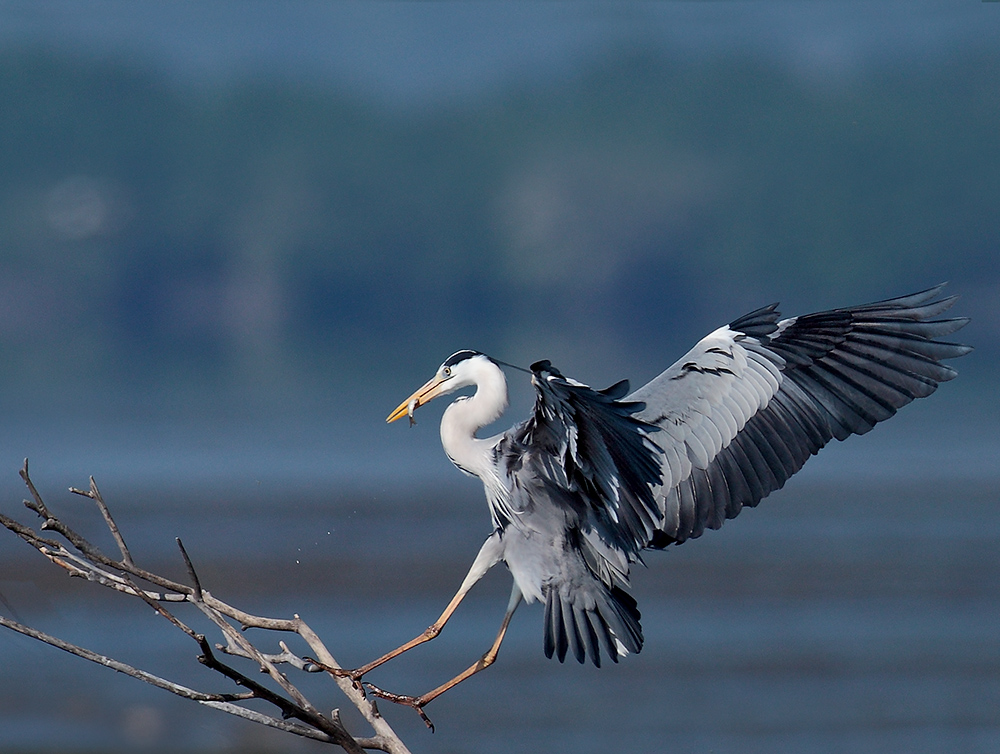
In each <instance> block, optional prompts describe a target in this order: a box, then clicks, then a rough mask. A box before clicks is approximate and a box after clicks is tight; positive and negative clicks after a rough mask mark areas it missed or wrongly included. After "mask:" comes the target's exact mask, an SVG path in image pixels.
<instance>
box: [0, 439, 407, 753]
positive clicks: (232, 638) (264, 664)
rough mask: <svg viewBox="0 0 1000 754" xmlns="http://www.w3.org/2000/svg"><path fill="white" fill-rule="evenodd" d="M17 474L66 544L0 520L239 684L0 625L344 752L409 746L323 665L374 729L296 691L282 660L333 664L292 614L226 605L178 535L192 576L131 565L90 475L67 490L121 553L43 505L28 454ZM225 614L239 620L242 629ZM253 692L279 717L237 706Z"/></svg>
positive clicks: (307, 668) (353, 686)
mask: <svg viewBox="0 0 1000 754" xmlns="http://www.w3.org/2000/svg"><path fill="white" fill-rule="evenodd" d="M20 474H21V478H22V479H23V480H24V483H25V485H26V486H27V488H28V491H29V494H30V497H31V499H30V500H26V501H25V506H26V507H27V508H28V509H29V510H32V511H34V512H35V513H36V514H37V515H38V516H39V517H40V518H41V519H42V529H43V530H46V531H52V532H55V533H56V534H57V535H59V536H60V537H62V539H64V540H65V541H66V542H67V543H68V544H69V546H70V547H71V548H72V549H69V548H67V546H66V545H64V544H63V543H62V542H60V541H58V540H56V539H50V538H47V537H43V536H40V535H39V534H37V533H36V532H34V531H33V530H32V529H31V528H29V527H27V526H24V525H23V524H21V523H19V522H17V521H15V520H14V519H11V518H8V517H7V516H4V515H3V514H0V524H3V526H4V527H6V528H7V529H8V530H10V531H11V532H13V533H14V534H15V535H17V536H18V537H19V538H20V539H22V540H24V541H25V542H26V543H27V544H29V545H31V546H32V547H34V548H35V549H36V550H38V551H39V552H40V553H41V554H42V555H43V556H45V557H46V558H47V559H48V560H49V561H51V562H52V563H54V564H55V565H58V566H59V567H60V568H62V569H64V570H65V571H66V572H67V573H68V574H69V575H70V576H75V577H79V578H83V579H86V580H87V581H91V582H93V583H95V584H98V585H100V586H104V587H107V588H109V589H112V590H114V591H117V592H119V593H121V594H125V595H130V596H132V597H136V598H138V599H140V600H142V601H143V602H144V603H146V604H147V605H148V606H149V607H150V608H152V609H153V610H154V611H155V612H156V613H157V614H158V615H159V616H160V617H162V618H164V619H165V620H167V621H169V622H170V623H171V624H172V625H173V626H175V627H176V628H178V629H179V630H181V631H183V632H184V633H185V634H186V635H188V636H190V637H191V638H192V639H193V640H194V641H195V642H196V643H197V644H198V647H199V651H200V654H199V656H198V661H199V662H201V663H202V664H203V665H205V666H206V667H208V668H209V669H211V670H213V671H215V672H217V673H219V674H220V675H222V676H224V677H225V678H227V679H229V680H230V681H232V682H234V683H236V684H237V685H239V686H242V687H243V688H244V689H246V691H245V692H241V693H236V694H218V693H208V692H203V691H198V690H195V689H191V688H188V687H186V686H183V685H181V684H177V683H174V682H173V681H170V680H168V679H165V678H161V677H159V676H156V675H153V674H151V673H148V672H146V671H143V670H140V669H138V668H135V667H133V666H131V665H128V664H127V663H123V662H120V661H118V660H115V659H113V658H110V657H107V656H105V655H101V654H98V653H96V652H93V651H91V650H89V649H85V648H83V647H78V646H76V645H74V644H71V643H69V642H66V641H63V640H62V639H58V638H56V637H53V636H49V635H48V634H45V633H43V632H41V631H38V630H37V629H34V628H30V627H28V626H25V625H23V624H21V623H19V622H17V621H14V620H10V619H8V618H5V617H3V616H0V626H4V627H6V628H10V629H12V630H14V631H18V632H19V633H22V634H24V635H26V636H30V637H32V638H34V639H37V640H39V641H42V642H45V643H46V644H50V645H52V646H54V647H58V648H59V649H62V650H64V651H66V652H70V653H71V654H74V655H77V656H79V657H83V658H84V659H87V660H90V661H91V662H95V663H98V664H100V665H103V666H105V667H109V668H112V669H113V670H116V671H118V672H121V673H124V674H126V675H129V676H131V677H133V678H137V679H139V680H141V681H143V682H145V683H149V684H151V685H153V686H156V687H157V688H162V689H164V690H166V691H169V692H171V693H173V694H176V695H178V696H182V697H184V698H188V699H192V700H193V701H196V702H198V703H199V704H202V705H205V706H208V707H212V708H214V709H218V710H220V711H222V712H226V713H227V714H231V715H235V716H238V717H241V718H243V719H246V720H250V721H253V722H257V723H260V724H262V725H267V726H269V727H272V728H276V729H278V730H283V731H286V732H288V733H292V734H295V735H299V736H304V737H306V738H311V739H314V740H317V741H323V742H326V743H332V744H336V745H339V746H340V747H341V748H343V749H344V750H345V751H347V752H350V754H362V752H364V750H365V749H376V750H380V751H385V752H387V753H388V754H409V751H408V749H407V748H406V746H405V744H403V742H402V741H401V740H400V739H399V737H398V736H397V735H396V734H395V732H394V731H393V730H392V728H391V727H390V726H389V724H388V723H387V722H386V720H385V719H384V718H383V717H382V716H381V715H380V714H379V712H378V708H377V707H376V706H375V701H374V699H369V698H367V697H366V696H365V693H364V691H363V690H362V688H361V686H360V684H358V683H356V682H355V681H352V680H351V679H350V678H347V677H343V676H341V675H338V674H335V673H332V672H331V673H330V676H331V677H332V678H333V680H334V681H335V682H336V683H337V685H338V687H339V688H340V689H341V691H343V693H344V694H345V695H346V696H347V697H348V699H349V700H350V701H351V703H352V704H354V706H355V707H357V708H358V710H359V711H360V712H361V713H362V715H363V716H364V718H365V719H366V720H367V721H368V723H369V724H370V725H371V726H372V729H373V731H374V735H373V736H370V737H359V738H356V737H354V736H353V735H351V734H350V733H349V732H348V731H347V729H346V728H345V727H344V725H343V723H342V722H341V720H340V714H339V712H338V711H337V710H334V711H333V712H332V713H330V714H329V715H324V714H322V713H320V712H319V711H318V710H317V708H316V707H315V706H314V705H313V704H312V703H311V702H309V700H308V699H307V698H306V697H305V695H304V694H302V692H301V691H299V689H298V688H296V686H295V685H294V684H293V683H292V682H291V681H290V680H289V679H288V677H287V676H286V675H285V674H284V673H282V672H281V671H280V670H279V669H278V666H279V665H286V666H288V667H290V668H294V669H296V670H299V671H303V672H319V671H321V670H327V671H331V670H336V669H339V668H340V665H339V664H338V663H337V661H336V660H335V659H334V658H333V656H332V654H331V653H330V651H329V650H328V649H327V647H326V646H325V645H324V644H323V642H322V640H321V639H320V638H319V636H317V635H316V633H315V632H314V631H313V630H312V629H311V628H309V626H308V625H307V624H306V623H305V622H304V621H303V620H302V619H301V618H300V617H299V616H298V615H295V616H294V617H293V618H292V619H290V620H289V619H280V618H267V617H263V616H257V615H252V614H250V613H247V612H245V611H243V610H240V609H239V608H236V607H233V606H232V605H229V604H227V603H225V602H223V601H222V600H219V599H217V598H215V597H213V596H212V594H211V593H209V591H208V590H207V589H205V588H204V587H203V585H202V582H201V580H200V578H199V577H198V574H197V571H196V570H195V567H194V565H193V563H192V560H191V558H190V556H189V555H188V553H187V550H186V549H185V548H184V545H183V544H182V543H181V541H180V540H179V539H178V540H177V545H178V548H179V549H180V552H181V557H182V558H183V560H184V564H185V567H186V569H187V573H188V577H189V579H190V581H191V584H190V585H188V584H182V583H179V582H176V581H173V580H171V579H168V578H165V577H163V576H160V575H158V574H156V573H152V572H150V571H147V570H145V569H143V568H140V567H139V566H137V565H136V563H135V561H134V560H133V558H132V555H131V553H130V551H129V549H128V546H127V545H126V543H125V538H124V536H123V535H122V533H121V531H120V530H119V528H118V526H117V524H116V523H115V520H114V517H113V516H112V515H111V512H110V510H109V508H108V506H107V504H106V503H105V501H104V499H103V497H102V496H101V493H100V491H99V490H98V488H97V484H96V482H95V481H94V479H93V477H91V479H90V490H89V491H83V490H79V489H76V488H72V487H71V488H70V491H71V492H72V493H74V494H78V495H82V496H84V497H89V498H91V499H93V500H94V501H95V503H96V504H97V508H98V510H99V511H100V513H101V516H102V517H103V519H104V522H105V524H106V526H107V527H108V530H109V531H110V532H111V535H112V537H113V538H114V540H115V542H116V544H117V545H118V549H119V551H120V553H121V559H120V560H114V559H113V558H110V557H108V556H106V555H105V554H104V553H102V552H101V550H100V549H99V548H98V547H96V546H94V545H93V544H92V543H91V542H89V541H88V540H87V539H86V538H85V537H83V536H82V535H80V534H79V533H78V532H76V531H74V530H73V529H72V527H70V526H69V525H67V524H66V523H65V522H64V521H62V520H61V519H59V518H58V516H56V515H54V514H53V513H52V512H51V511H50V510H49V508H48V507H47V506H46V504H45V502H44V500H43V499H42V496H41V495H40V494H39V492H38V490H37V488H36V487H35V485H34V483H33V482H32V481H31V478H30V476H29V474H28V461H27V459H25V462H24V467H23V468H22V469H21V472H20ZM139 582H146V583H148V584H151V585H153V586H154V587H158V588H159V589H160V590H162V591H155V590H150V589H147V588H144V587H142V586H139ZM163 603H173V604H190V605H192V606H194V607H196V608H197V609H198V610H199V611H200V612H201V613H202V614H204V615H205V616H206V617H207V618H208V619H209V620H210V621H211V622H212V623H213V624H214V625H215V626H216V627H217V628H218V629H219V631H220V632H221V633H222V635H223V637H224V638H225V644H224V645H216V646H217V647H218V649H219V650H220V651H222V652H223V653H225V654H227V655H231V656H233V657H236V658H239V659H246V660H250V661H252V662H254V663H255V664H256V665H257V667H258V668H259V669H260V670H261V671H263V672H265V673H266V674H267V675H268V677H269V678H270V679H271V681H272V682H273V683H275V684H277V687H278V688H279V689H280V691H275V690H273V689H272V688H271V687H269V686H268V685H265V684H264V683H262V682H260V681H257V680H254V679H252V678H250V677H249V676H248V675H246V674H245V673H242V672H240V671H239V670H237V669H236V668H234V667H231V666H229V665H227V664H225V663H223V662H221V661H220V660H219V659H218V657H217V656H216V655H215V653H214V652H213V650H212V645H211V644H210V643H209V642H208V640H207V639H206V637H205V636H204V635H203V634H201V633H198V632H196V631H195V630H194V629H192V628H191V627H190V626H188V625H187V624H186V623H185V622H183V621H181V620H180V619H179V618H178V617H176V616H175V615H174V614H173V613H172V612H170V611H168V610H167V609H166V607H165V606H164V604H163ZM230 621H235V622H237V623H238V624H239V626H240V628H241V629H243V630H242V631H241V630H239V629H237V627H236V626H234V625H233V624H232V623H230ZM248 628H258V629H263V630H268V631H285V632H290V633H295V634H298V635H299V636H300V637H301V638H302V639H303V640H304V641H305V643H306V644H307V645H308V647H309V649H310V650H311V652H312V653H313V654H314V655H315V656H316V657H317V660H316V661H315V662H314V661H311V660H309V659H308V658H306V657H300V656H298V655H296V654H295V653H293V652H292V651H291V650H290V649H289V648H288V646H287V645H286V644H285V642H283V641H279V642H278V645H279V647H280V649H281V651H280V652H277V653H268V652H263V651H261V650H260V649H259V648H258V647H257V646H255V645H254V644H253V643H252V642H251V641H250V640H249V639H248V638H247V635H246V634H245V630H246V629H248ZM250 699H259V700H261V701H264V702H267V703H269V704H271V705H272V706H273V707H275V708H276V709H277V711H278V712H280V715H281V718H280V719H279V718H278V717H273V716H271V715H267V714H264V713H261V712H258V711H256V710H252V709H249V708H247V707H244V706H242V704H241V702H245V701H247V700H250Z"/></svg>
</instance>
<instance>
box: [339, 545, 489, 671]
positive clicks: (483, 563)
mask: <svg viewBox="0 0 1000 754" xmlns="http://www.w3.org/2000/svg"><path fill="white" fill-rule="evenodd" d="M502 553H503V545H502V544H501V541H500V535H499V534H493V535H492V536H490V537H489V538H488V539H487V540H486V541H485V542H484V543H483V546H482V547H481V548H480V550H479V554H478V555H477V556H476V559H475V560H474V561H473V562H472V567H471V568H470V569H469V573H468V574H467V575H466V577H465V580H464V581H463V582H462V586H460V587H459V588H458V592H456V593H455V596H454V597H452V598H451V602H449V603H448V607H446V608H445V609H444V612H443V613H441V617H439V618H438V619H437V620H436V621H434V622H433V623H432V624H431V625H430V626H428V627H427V628H426V629H425V630H424V632H423V633H422V634H420V635H419V636H417V637H414V638H413V639H410V640H409V641H408V642H406V643H405V644H403V645H401V646H398V647H396V648H395V649H394V650H392V651H391V652H387V653H386V654H384V655H382V656H381V657H379V658H378V659H377V660H372V661H371V662H369V663H368V664H367V665H362V666H361V667H360V668H357V669H355V670H353V671H351V673H350V676H351V677H352V678H353V679H355V680H357V679H359V678H361V676H363V675H364V674H365V673H368V672H370V671H372V670H374V669H375V668H377V667H378V666H379V665H382V664H383V663H386V662H388V661H389V660H391V659H392V658H394V657H398V656H399V655H401V654H403V652H406V651H408V650H411V649H413V648H414V647H417V646H420V645H421V644H423V643H424V642H427V641H430V640H431V639H433V638H434V637H436V636H437V635H438V634H439V633H441V629H442V628H444V624H445V623H447V622H448V619H449V618H451V614H452V613H454V612H455V608H457V607H458V604H459V603H460V602H461V601H462V599H463V598H464V597H465V595H466V594H468V592H469V590H470V589H472V587H473V586H475V584H476V582H477V581H479V579H481V578H482V577H483V576H484V575H485V574H486V572H487V571H488V570H490V568H492V567H493V566H495V565H496V564H497V563H498V562H499V561H500V556H501V555H502Z"/></svg>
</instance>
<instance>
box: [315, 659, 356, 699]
mask: <svg viewBox="0 0 1000 754" xmlns="http://www.w3.org/2000/svg"><path fill="white" fill-rule="evenodd" d="M302 659H304V660H305V661H306V662H309V663H312V664H313V665H316V666H317V667H319V668H321V669H322V670H324V671H326V672H327V673H329V674H330V675H332V676H335V677H337V678H350V679H351V683H353V684H354V685H355V686H357V687H358V688H359V689H361V690H362V691H364V689H363V688H362V687H361V683H360V681H361V676H363V675H364V674H365V669H364V668H363V667H362V668H355V669H354V670H351V669H349V668H335V667H333V666H332V665H327V664H325V663H322V662H320V661H319V660H316V659H314V658H312V657H303V658H302Z"/></svg>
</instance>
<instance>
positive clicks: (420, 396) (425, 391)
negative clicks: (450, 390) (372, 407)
mask: <svg viewBox="0 0 1000 754" xmlns="http://www.w3.org/2000/svg"><path fill="white" fill-rule="evenodd" d="M447 381H448V380H446V379H441V378H440V377H438V376H437V375H434V377H432V378H431V379H429V380H428V381H427V382H425V383H424V384H423V386H422V387H420V389H418V390H417V392H415V393H414V394H413V395H411V396H410V397H409V398H407V399H406V400H405V401H403V402H402V403H400V404H399V405H398V406H396V410H395V411H393V412H392V413H391V414H389V416H388V417H387V418H386V422H388V423H390V424H391V423H392V422H394V421H396V419H402V418H403V417H404V416H409V417H410V424H411V425H412V424H414V423H415V422H414V421H413V412H414V411H415V410H416V409H418V408H419V407H420V406H423V405H424V404H425V403H427V402H429V401H431V400H433V399H434V398H437V397H438V396H439V395H441V393H442V392H444V384H445V383H446V382H447Z"/></svg>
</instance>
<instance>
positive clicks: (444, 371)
mask: <svg viewBox="0 0 1000 754" xmlns="http://www.w3.org/2000/svg"><path fill="white" fill-rule="evenodd" d="M441 374H443V375H444V376H445V377H451V367H441Z"/></svg>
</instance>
